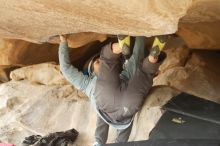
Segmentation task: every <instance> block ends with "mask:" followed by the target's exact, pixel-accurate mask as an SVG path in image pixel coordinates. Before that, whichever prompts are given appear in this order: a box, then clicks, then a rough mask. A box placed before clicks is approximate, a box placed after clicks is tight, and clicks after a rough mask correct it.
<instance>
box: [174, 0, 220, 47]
mask: <svg viewBox="0 0 220 146" xmlns="http://www.w3.org/2000/svg"><path fill="white" fill-rule="evenodd" d="M219 25H220V3H219V0H193V2H192V5H191V7H190V8H189V10H188V11H187V14H186V15H185V16H184V17H183V18H182V19H181V20H180V23H179V28H178V32H177V33H178V34H179V35H180V36H181V37H182V38H183V39H184V40H185V41H186V43H187V45H188V47H190V48H195V49H219V48H220V43H219V39H220V30H219Z"/></svg>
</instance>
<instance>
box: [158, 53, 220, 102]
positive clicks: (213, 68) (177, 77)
mask: <svg viewBox="0 0 220 146" xmlns="http://www.w3.org/2000/svg"><path fill="white" fill-rule="evenodd" d="M173 57H175V56H173ZM219 61H220V54H219V52H215V51H213V52H211V51H195V50H193V51H192V54H191V56H190V57H189V58H188V59H187V61H186V63H185V64H183V65H180V66H176V67H173V68H170V69H167V70H165V71H161V72H162V73H161V74H159V75H158V76H157V77H156V78H155V79H154V85H169V86H171V87H174V88H176V89H178V90H180V91H185V92H188V93H191V94H193V95H196V96H200V97H203V98H206V99H208V100H212V101H215V102H218V103H220V92H219V89H220V77H219V73H220V70H219V65H218V62H219ZM161 68H162V67H161Z"/></svg>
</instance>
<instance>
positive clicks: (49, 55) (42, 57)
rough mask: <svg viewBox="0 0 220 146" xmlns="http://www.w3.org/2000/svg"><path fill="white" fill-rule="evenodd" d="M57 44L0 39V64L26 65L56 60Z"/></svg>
mask: <svg viewBox="0 0 220 146" xmlns="http://www.w3.org/2000/svg"><path fill="white" fill-rule="evenodd" d="M57 48H58V45H51V44H48V43H47V44H43V45H39V44H33V43H30V42H26V41H22V40H11V39H0V65H21V66H23V65H28V64H35V63H41V62H46V61H58V57H57V50H58V49H57Z"/></svg>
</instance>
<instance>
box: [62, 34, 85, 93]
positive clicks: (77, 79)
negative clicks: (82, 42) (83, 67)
mask: <svg viewBox="0 0 220 146" xmlns="http://www.w3.org/2000/svg"><path fill="white" fill-rule="evenodd" d="M60 40H61V43H60V46H59V62H60V70H61V72H62V73H63V75H64V77H65V78H66V79H67V80H68V81H69V82H70V83H71V84H73V85H74V86H75V88H76V89H78V90H81V91H83V90H85V89H86V87H87V85H88V83H89V79H88V76H86V75H83V73H82V72H80V71H79V70H78V69H77V68H75V67H74V66H73V65H72V64H71V62H70V58H69V48H68V43H67V39H66V38H65V37H64V36H60Z"/></svg>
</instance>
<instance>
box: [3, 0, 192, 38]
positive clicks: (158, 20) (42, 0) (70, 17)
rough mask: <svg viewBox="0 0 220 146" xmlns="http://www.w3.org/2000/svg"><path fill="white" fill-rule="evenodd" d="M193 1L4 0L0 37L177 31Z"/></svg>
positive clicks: (145, 33) (143, 33) (163, 32)
mask: <svg viewBox="0 0 220 146" xmlns="http://www.w3.org/2000/svg"><path fill="white" fill-rule="evenodd" d="M191 3H192V0H184V1H179V0H169V1H164V0H153V1H152V0H143V1H136V0H130V1H129V2H127V1H123V0H112V1H108V2H101V1H99V0H87V1H78V0H71V1H69V0H63V1H59V0H54V1H51V0H37V1H29V0H24V1H22V2H21V1H19V2H18V1H16V0H11V1H7V0H3V1H2V3H1V4H0V14H1V15H0V24H1V28H0V37H4V38H14V39H15V38H16V39H23V40H27V41H31V42H45V41H47V40H48V38H50V37H51V36H55V35H59V34H72V33H78V32H98V33H102V34H130V35H145V36H152V35H160V34H170V33H174V32H176V31H177V24H178V21H179V19H180V18H181V17H183V16H184V15H185V14H186V11H187V10H188V8H189V7H190V6H191Z"/></svg>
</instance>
